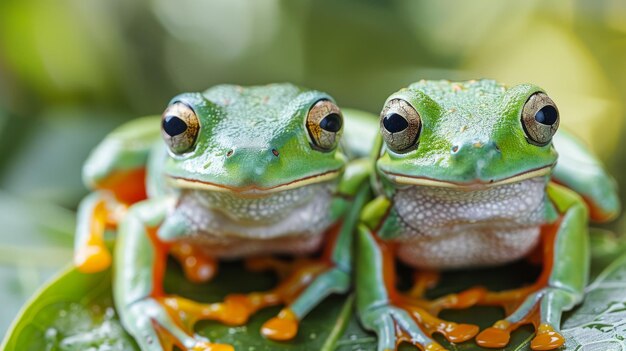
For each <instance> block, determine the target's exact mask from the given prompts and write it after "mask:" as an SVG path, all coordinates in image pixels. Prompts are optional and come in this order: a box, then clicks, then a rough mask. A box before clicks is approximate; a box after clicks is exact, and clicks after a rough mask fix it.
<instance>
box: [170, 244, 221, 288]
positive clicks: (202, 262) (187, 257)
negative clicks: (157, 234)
mask: <svg viewBox="0 0 626 351" xmlns="http://www.w3.org/2000/svg"><path fill="white" fill-rule="evenodd" d="M170 253H171V254H172V256H174V257H175V258H176V259H177V260H178V261H179V262H180V264H181V265H182V267H183V271H184V272H185V277H187V279H188V280H190V281H192V282H194V283H204V282H207V281H209V280H211V278H213V277H214V276H215V274H216V273H217V261H216V260H215V259H214V258H213V257H210V256H207V255H205V254H204V252H202V251H200V250H198V249H196V248H194V246H193V245H192V244H189V243H176V244H174V245H172V248H171V250H170Z"/></svg>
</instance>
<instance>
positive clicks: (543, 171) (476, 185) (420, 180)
mask: <svg viewBox="0 0 626 351" xmlns="http://www.w3.org/2000/svg"><path fill="white" fill-rule="evenodd" d="M552 168H554V165H549V166H545V167H541V168H536V169H532V170H530V171H527V172H523V173H519V174H516V175H514V176H511V177H508V178H504V179H502V180H498V181H495V182H494V181H491V182H485V181H473V182H467V183H460V182H458V183H456V182H449V181H444V180H437V179H432V178H426V177H411V176H406V175H402V174H398V173H392V172H387V171H383V173H385V175H386V176H387V177H389V179H391V180H392V181H394V182H396V183H398V184H407V185H422V186H432V187H440V188H455V189H468V190H471V189H487V188H492V187H496V186H500V185H506V184H512V183H517V182H520V181H522V180H527V179H531V178H536V177H541V176H545V175H548V174H550V171H551V170H552Z"/></svg>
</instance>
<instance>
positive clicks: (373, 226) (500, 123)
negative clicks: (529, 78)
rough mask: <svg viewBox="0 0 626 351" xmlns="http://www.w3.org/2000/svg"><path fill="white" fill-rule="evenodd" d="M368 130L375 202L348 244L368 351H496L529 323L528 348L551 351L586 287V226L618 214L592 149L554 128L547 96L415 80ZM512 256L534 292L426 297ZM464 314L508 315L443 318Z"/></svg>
mask: <svg viewBox="0 0 626 351" xmlns="http://www.w3.org/2000/svg"><path fill="white" fill-rule="evenodd" d="M378 124H379V131H380V133H379V136H378V137H377V141H376V146H375V147H374V151H373V152H372V157H371V159H372V164H373V172H372V186H373V188H374V190H375V193H376V195H375V196H374V197H373V198H372V200H371V201H370V202H368V204H367V205H365V207H364V208H363V210H362V214H361V221H360V224H359V225H358V230H357V234H356V235H357V238H356V239H355V242H356V249H355V251H356V263H355V265H356V267H355V271H356V300H357V302H356V304H357V311H358V315H359V320H360V322H361V324H362V325H363V326H364V327H365V328H366V329H367V330H369V331H372V332H374V333H375V334H376V335H377V336H378V350H379V351H383V350H394V349H397V347H399V345H400V344H401V343H409V344H413V345H414V346H415V347H418V348H420V349H421V350H427V351H435V350H444V349H445V348H444V346H442V343H440V342H437V341H436V340H435V339H434V337H433V335H434V334H439V335H441V336H443V338H445V339H446V340H447V341H448V342H450V343H451V344H456V343H463V342H468V341H470V340H472V339H473V340H474V342H475V343H476V344H477V345H478V346H481V347H484V348H504V347H506V345H507V344H508V343H509V341H510V337H511V333H512V332H514V331H515V330H516V329H518V328H519V327H520V326H523V325H527V324H531V325H533V326H534V328H535V334H534V336H533V338H532V341H531V343H530V347H531V349H532V350H553V349H557V348H559V347H561V346H562V345H563V344H564V342H565V339H564V337H563V335H562V333H561V332H560V324H561V318H562V314H563V312H565V311H568V310H570V309H572V308H573V307H575V306H576V305H577V304H579V303H580V302H581V301H582V299H583V298H584V289H585V286H586V285H587V281H588V273H589V262H590V253H589V238H588V223H589V221H594V222H604V221H609V220H611V219H613V218H615V216H617V214H618V213H619V211H620V202H619V198H618V196H617V190H616V183H615V181H614V180H613V178H612V177H611V176H610V175H609V174H608V173H607V171H606V170H605V168H604V166H603V165H602V163H601V162H600V161H599V160H598V158H597V157H596V156H595V155H594V154H593V153H592V152H591V151H590V150H589V148H588V147H586V146H585V145H584V143H582V142H581V141H580V140H579V139H578V138H577V137H575V136H574V135H573V134H572V133H569V132H566V131H564V130H561V131H559V132H558V133H557V130H558V129H559V124H560V114H559V110H558V108H557V105H556V104H555V103H554V101H553V100H552V99H551V98H550V97H549V96H548V95H547V93H546V92H545V90H543V89H542V88H540V87H538V86H536V85H533V84H519V85H514V86H508V85H505V84H502V83H500V82H497V81H495V80H488V79H481V80H470V81H460V82H454V81H448V80H421V81H418V82H416V83H413V84H410V85H408V86H407V87H406V88H403V89H401V90H399V91H397V92H395V93H393V94H392V95H390V96H389V97H388V98H387V100H386V101H385V103H384V106H383V108H382V111H381V113H380V118H379V120H378ZM557 150H558V151H559V152H561V153H562V155H561V157H559V154H558V152H557ZM557 161H558V162H557ZM522 259H528V260H530V261H531V262H536V263H539V264H541V273H540V274H539V277H538V278H537V279H536V281H535V282H533V283H532V284H529V285H525V286H522V287H519V288H514V289H509V290H504V291H489V290H487V289H486V288H484V287H481V286H478V285H477V286H474V287H471V288H468V289H466V290H463V291H459V292H456V293H453V294H449V295H445V296H441V297H439V298H434V299H428V298H426V297H425V293H426V292H427V291H428V289H430V288H432V287H433V286H436V284H437V282H438V280H439V274H440V272H441V271H446V270H458V269H471V268H474V267H475V268H479V267H492V266H499V265H506V264H508V263H511V262H514V261H517V260H522ZM397 262H402V263H403V264H404V265H406V266H408V267H409V268H410V269H411V270H412V271H413V274H414V275H413V285H412V287H411V288H410V289H408V290H403V291H400V290H399V289H398V288H397V284H396V281H397V280H398V279H401V278H402V277H399V276H398V274H397V272H396V271H397V269H396V263H397ZM472 306H496V307H502V308H504V312H505V317H504V318H503V319H501V320H498V321H495V323H494V324H493V325H492V326H491V327H488V328H486V329H484V330H482V331H480V329H479V327H478V326H476V325H472V324H466V323H457V322H451V321H446V320H443V319H441V318H439V313H440V312H441V311H442V310H444V309H464V308H468V307H472Z"/></svg>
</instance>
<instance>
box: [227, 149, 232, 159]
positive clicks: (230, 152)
mask: <svg viewBox="0 0 626 351" xmlns="http://www.w3.org/2000/svg"><path fill="white" fill-rule="evenodd" d="M233 152H234V151H233V149H230V150H228V152H227V153H226V157H230V156H232V155H233Z"/></svg>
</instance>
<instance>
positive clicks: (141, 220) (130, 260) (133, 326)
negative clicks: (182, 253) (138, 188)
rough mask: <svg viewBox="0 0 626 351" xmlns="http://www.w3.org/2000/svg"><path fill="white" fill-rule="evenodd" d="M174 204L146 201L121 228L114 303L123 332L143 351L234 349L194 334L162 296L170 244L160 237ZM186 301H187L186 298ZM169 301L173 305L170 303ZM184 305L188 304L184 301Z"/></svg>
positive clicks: (213, 313) (213, 314)
mask: <svg viewBox="0 0 626 351" xmlns="http://www.w3.org/2000/svg"><path fill="white" fill-rule="evenodd" d="M173 206H174V202H173V201H172V199H167V198H161V199H154V200H147V201H144V202H141V203H138V204H135V205H133V206H132V207H131V208H130V209H129V211H128V213H127V215H126V216H125V218H124V220H123V221H122V223H121V225H120V230H119V237H118V242H117V245H116V252H115V262H114V264H115V275H114V290H113V294H114V300H115V306H116V309H117V311H118V313H119V316H120V320H121V322H122V324H123V326H124V328H125V329H126V330H127V331H128V332H129V333H130V334H131V335H132V336H133V337H134V338H135V340H136V341H137V343H138V344H139V347H140V348H141V350H143V351H163V350H172V348H173V347H174V346H176V347H178V348H180V349H182V350H194V351H233V350H234V349H233V347H232V346H229V345H222V344H213V343H210V342H209V341H207V340H206V339H204V338H202V337H200V336H197V335H193V333H192V332H193V330H192V329H190V328H188V327H186V326H185V325H184V322H183V318H182V317H183V316H182V314H181V313H177V312H180V310H176V309H175V307H176V306H171V303H172V300H168V297H167V296H166V295H165V294H164V292H163V275H164V273H165V264H166V255H167V252H168V250H169V245H168V244H167V243H165V242H163V241H161V240H160V239H159V238H158V236H157V230H158V226H159V225H160V224H161V222H162V221H163V220H164V218H165V216H166V214H167V213H168V212H169V211H170V210H171V208H172V207H173ZM181 301H183V300H182V299H181ZM168 302H169V303H170V305H168ZM183 302H184V301H183ZM206 312H207V314H210V315H207V316H206V317H207V318H214V319H219V317H220V316H221V314H222V313H225V311H224V306H223V305H220V304H217V305H213V308H212V309H210V311H206Z"/></svg>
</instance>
